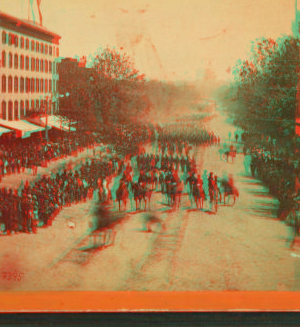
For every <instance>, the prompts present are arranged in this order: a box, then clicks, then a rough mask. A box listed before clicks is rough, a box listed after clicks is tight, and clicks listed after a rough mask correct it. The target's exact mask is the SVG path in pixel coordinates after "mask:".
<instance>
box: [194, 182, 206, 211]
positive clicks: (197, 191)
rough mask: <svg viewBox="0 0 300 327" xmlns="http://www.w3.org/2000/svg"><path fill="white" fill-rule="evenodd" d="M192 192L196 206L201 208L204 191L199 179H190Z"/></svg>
mask: <svg viewBox="0 0 300 327" xmlns="http://www.w3.org/2000/svg"><path fill="white" fill-rule="evenodd" d="M192 194H193V197H194V199H195V203H196V208H197V209H203V202H204V199H205V193H204V190H203V182H202V181H200V180H196V181H192Z"/></svg>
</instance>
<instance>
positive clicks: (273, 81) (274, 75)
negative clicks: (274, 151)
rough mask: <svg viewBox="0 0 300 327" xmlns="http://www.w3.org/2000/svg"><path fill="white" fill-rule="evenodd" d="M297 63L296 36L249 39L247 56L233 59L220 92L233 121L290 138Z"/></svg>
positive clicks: (273, 135) (293, 126)
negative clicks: (228, 81) (230, 79)
mask: <svg viewBox="0 0 300 327" xmlns="http://www.w3.org/2000/svg"><path fill="white" fill-rule="evenodd" d="M299 64H300V62H299V40H298V39H296V38H294V37H292V36H283V37H281V38H279V39H277V40H273V39H266V38H261V39H258V40H256V41H255V42H253V43H252V48H251V57H250V59H249V60H244V61H241V60H239V61H238V62H237V63H236V66H235V67H234V69H233V74H234V82H233V83H232V84H231V85H230V87H229V88H228V89H227V90H226V88H225V91H226V92H223V96H224V93H225V97H223V101H224V103H225V106H226V107H227V111H228V113H229V115H230V116H232V117H234V123H235V124H236V125H238V126H240V127H242V128H243V129H244V130H246V131H256V132H260V133H261V134H263V135H265V136H267V135H268V136H271V137H272V138H276V139H279V140H286V141H290V140H292V139H294V136H295V110H296V107H297V99H296V94H297V80H298V70H299V69H298V66H299ZM223 91H224V89H223ZM221 93H222V92H221ZM221 93H219V95H220V94H221Z"/></svg>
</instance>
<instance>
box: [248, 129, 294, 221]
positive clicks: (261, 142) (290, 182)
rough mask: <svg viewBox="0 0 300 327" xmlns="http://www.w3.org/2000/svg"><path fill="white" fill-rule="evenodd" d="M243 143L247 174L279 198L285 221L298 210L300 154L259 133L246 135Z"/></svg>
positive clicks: (280, 214) (281, 216)
mask: <svg viewBox="0 0 300 327" xmlns="http://www.w3.org/2000/svg"><path fill="white" fill-rule="evenodd" d="M243 140H244V142H245V143H244V154H245V161H244V165H245V170H246V172H247V173H248V174H249V175H250V173H251V176H252V177H258V178H259V179H260V180H261V181H262V182H263V183H264V184H265V185H266V186H267V187H268V188H269V191H270V193H271V194H272V195H273V196H275V197H277V198H278V200H279V201H280V206H279V210H278V218H281V219H282V220H284V219H285V218H286V216H287V215H288V213H289V212H290V211H291V210H293V209H295V208H296V207H298V202H299V197H298V192H297V193H296V185H295V183H296V180H297V176H299V174H300V160H299V156H298V154H297V153H295V152H294V151H293V150H292V149H287V148H285V149H284V148H282V147H281V146H277V145H276V141H273V140H271V138H269V137H266V138H262V137H261V136H260V135H257V134H256V133H249V132H247V133H244V135H243Z"/></svg>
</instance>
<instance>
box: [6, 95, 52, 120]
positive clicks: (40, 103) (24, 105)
mask: <svg viewBox="0 0 300 327" xmlns="http://www.w3.org/2000/svg"><path fill="white" fill-rule="evenodd" d="M29 105H30V108H29ZM51 105H52V101H51V100H49V101H47V100H38V99H37V100H31V101H29V100H25V101H24V100H21V101H20V112H19V102H18V101H17V100H15V102H14V103H13V102H12V101H11V100H9V101H8V106H7V105H6V101H4V100H3V101H2V105H1V119H4V120H7V118H8V120H19V119H20V118H23V117H24V116H25V115H26V112H27V113H28V111H30V110H38V109H43V110H45V112H47V110H48V108H51ZM6 109H8V112H7V110H6ZM13 111H14V112H13Z"/></svg>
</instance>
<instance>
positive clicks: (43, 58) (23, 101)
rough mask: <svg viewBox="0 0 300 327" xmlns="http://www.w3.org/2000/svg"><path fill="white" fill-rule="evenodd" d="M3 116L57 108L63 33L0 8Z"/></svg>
mask: <svg viewBox="0 0 300 327" xmlns="http://www.w3.org/2000/svg"><path fill="white" fill-rule="evenodd" d="M0 37H1V40H0V79H1V89H0V91H1V92H0V95H1V96H0V105H1V107H0V119H2V120H9V121H14V120H19V119H22V118H23V117H25V116H26V115H27V114H28V113H29V112H30V111H31V110H34V111H36V110H40V111H41V110H44V111H45V113H48V114H53V112H54V111H55V110H57V109H58V103H57V101H58V100H56V99H58V96H57V88H58V79H59V76H58V70H57V61H58V58H59V40H60V38H61V37H60V36H59V35H58V34H55V33H53V32H50V31H48V30H47V29H45V28H44V27H42V26H40V25H38V24H35V23H33V22H30V21H26V20H22V19H18V18H15V17H12V16H10V15H7V14H5V13H3V12H0Z"/></svg>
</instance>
